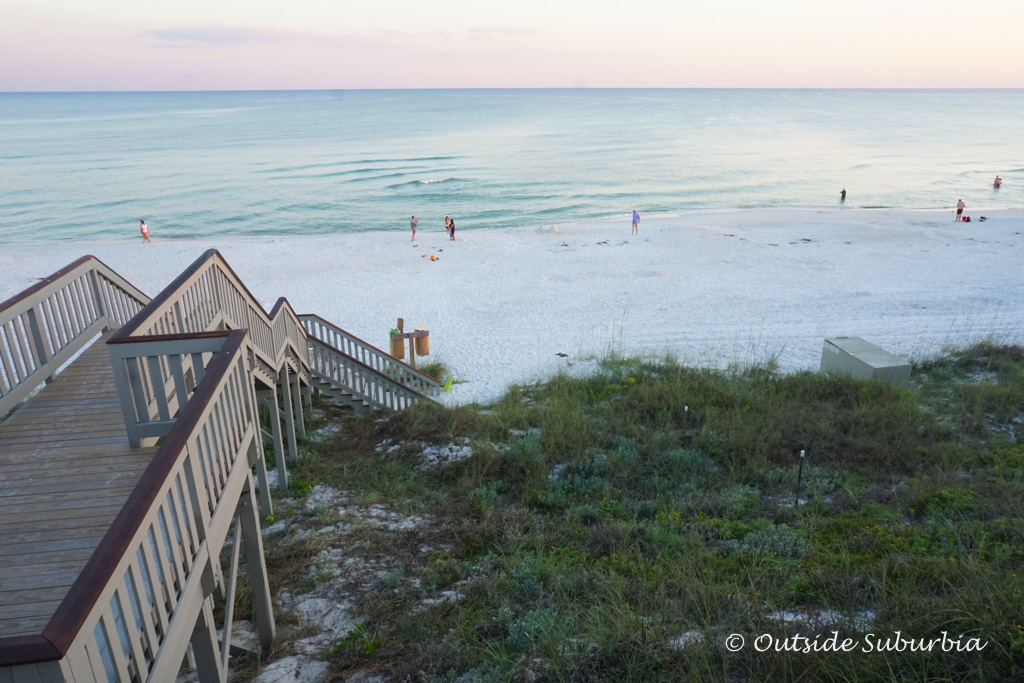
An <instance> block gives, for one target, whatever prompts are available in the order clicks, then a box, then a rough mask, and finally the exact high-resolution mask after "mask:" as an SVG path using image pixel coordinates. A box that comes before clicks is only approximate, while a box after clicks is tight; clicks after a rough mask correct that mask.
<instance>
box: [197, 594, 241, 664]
mask: <svg viewBox="0 0 1024 683" xmlns="http://www.w3.org/2000/svg"><path fill="white" fill-rule="evenodd" d="M212 605H213V600H212V598H209V597H207V598H206V599H205V600H203V609H202V611H201V612H200V613H199V618H198V619H197V620H196V625H195V628H194V629H193V630H192V638H191V640H190V642H191V643H192V652H193V654H195V658H196V673H198V674H199V683H225V681H226V680H227V677H226V676H225V672H224V671H222V670H221V667H220V657H219V656H218V652H217V625H216V623H215V622H214V620H213V607H212ZM224 637H225V638H230V637H231V634H230V633H226V634H224Z"/></svg>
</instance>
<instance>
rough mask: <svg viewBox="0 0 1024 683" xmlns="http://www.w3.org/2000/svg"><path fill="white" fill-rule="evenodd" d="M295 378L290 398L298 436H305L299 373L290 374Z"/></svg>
mask: <svg viewBox="0 0 1024 683" xmlns="http://www.w3.org/2000/svg"><path fill="white" fill-rule="evenodd" d="M291 376H292V377H294V378H295V384H294V386H293V387H291V392H290V393H291V398H292V401H294V402H295V426H296V428H297V429H298V432H299V436H301V437H303V438H305V436H306V420H305V418H303V416H302V380H301V379H300V378H299V373H297V372H296V373H295V374H294V375H291Z"/></svg>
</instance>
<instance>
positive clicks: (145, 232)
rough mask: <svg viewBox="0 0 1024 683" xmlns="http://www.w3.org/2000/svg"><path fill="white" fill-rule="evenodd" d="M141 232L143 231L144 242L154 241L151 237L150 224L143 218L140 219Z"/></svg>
mask: <svg viewBox="0 0 1024 683" xmlns="http://www.w3.org/2000/svg"><path fill="white" fill-rule="evenodd" d="M139 232H141V233H142V242H143V243H146V242H152V241H153V240H151V239H149V226H148V225H146V221H144V220H142V219H141V218H140V219H139Z"/></svg>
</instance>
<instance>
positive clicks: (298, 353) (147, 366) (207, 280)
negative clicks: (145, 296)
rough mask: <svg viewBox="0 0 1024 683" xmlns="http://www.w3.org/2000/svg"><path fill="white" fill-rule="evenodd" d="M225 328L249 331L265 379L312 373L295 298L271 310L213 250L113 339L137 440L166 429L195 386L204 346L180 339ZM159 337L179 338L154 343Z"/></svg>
mask: <svg viewBox="0 0 1024 683" xmlns="http://www.w3.org/2000/svg"><path fill="white" fill-rule="evenodd" d="M225 328H226V329H246V330H248V331H249V339H250V344H249V348H250V353H251V354H252V355H253V356H254V361H255V363H254V366H256V367H259V368H260V369H261V371H262V372H261V373H260V375H259V376H261V377H263V378H264V381H266V380H268V379H271V378H270V377H267V375H273V374H276V373H277V372H280V371H281V370H283V369H285V368H286V367H292V369H293V370H295V371H297V372H298V373H299V374H300V375H302V376H305V375H306V374H307V373H308V371H309V360H308V354H309V351H308V344H307V343H306V333H305V330H304V329H303V328H302V325H301V323H300V322H299V319H298V316H297V315H296V314H295V311H294V309H293V308H292V306H291V304H290V303H288V300H287V299H284V298H282V299H279V300H278V302H277V303H276V305H275V306H274V308H273V310H272V311H271V313H270V314H268V313H267V312H266V311H265V310H264V309H263V307H262V306H260V304H259V303H258V302H257V300H256V298H255V297H254V296H253V294H252V292H250V291H249V289H248V288H247V287H246V286H245V284H244V283H243V282H242V281H241V280H240V279H239V277H238V275H237V274H236V273H235V272H234V270H232V268H231V266H229V265H228V263H227V262H226V261H225V260H224V257H223V256H222V255H221V253H220V252H219V251H217V250H216V249H209V250H207V251H206V252H205V253H203V254H202V256H200V257H199V258H198V259H196V260H195V261H194V262H193V263H192V264H191V265H190V266H189V267H188V268H186V269H185V271H184V272H182V273H181V274H180V275H179V276H178V277H177V278H175V279H174V281H173V282H171V284H170V285H168V286H167V287H166V288H164V290H163V291H162V292H160V294H158V295H157V296H156V297H155V298H154V299H153V300H152V301H150V302H149V304H148V305H147V306H145V307H144V308H143V309H142V310H141V311H140V312H139V314H138V315H137V316H135V317H134V318H133V319H132V320H131V321H129V322H128V323H127V324H125V325H124V326H123V327H122V328H121V329H120V330H118V331H117V332H115V333H114V334H113V335H112V336H111V338H110V339H109V340H108V341H107V344H108V345H109V349H110V354H111V360H112V361H113V363H114V377H115V380H116V381H117V384H118V393H119V395H120V396H121V408H122V412H123V413H124V417H125V427H126V429H127V430H128V439H129V441H130V442H131V443H132V444H133V445H138V444H140V443H141V439H143V438H147V437H154V436H163V435H164V434H166V433H167V431H168V430H169V429H170V425H171V424H172V421H173V420H172V418H173V415H174V412H175V407H176V406H179V407H180V405H181V404H182V401H181V397H182V396H185V395H186V394H187V390H188V386H189V384H190V380H189V378H188V367H187V366H188V365H189V363H188V362H187V360H188V354H195V353H199V354H202V353H203V352H204V351H202V349H201V348H199V349H193V348H184V347H182V348H176V347H175V344H180V341H173V340H180V339H182V338H183V337H188V338H191V339H195V338H198V337H201V336H202V335H203V334H206V333H209V332H212V331H216V330H222V329H225ZM160 340H172V341H171V342H169V343H168V344H164V345H158V344H154V343H152V342H156V341H160ZM143 342H145V343H146V345H145V346H139V344H140V343H143ZM191 366H192V367H193V368H196V369H197V370H199V371H201V367H202V363H201V362H200V360H199V358H193V360H192V362H191ZM193 374H195V373H193ZM196 381H198V379H197V378H193V379H192V380H191V383H192V384H194V383H195V382H196Z"/></svg>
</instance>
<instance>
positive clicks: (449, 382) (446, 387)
mask: <svg viewBox="0 0 1024 683" xmlns="http://www.w3.org/2000/svg"><path fill="white" fill-rule="evenodd" d="M454 378H455V375H448V379H446V380H445V381H444V386H443V387H441V389H443V390H444V391H451V390H452V379H454Z"/></svg>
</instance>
